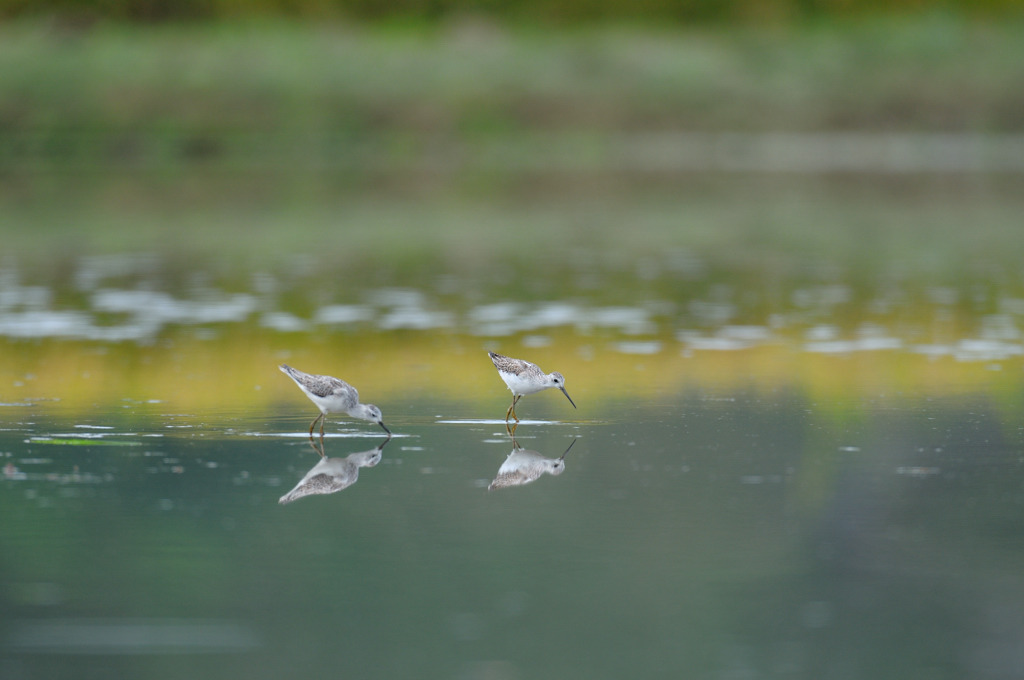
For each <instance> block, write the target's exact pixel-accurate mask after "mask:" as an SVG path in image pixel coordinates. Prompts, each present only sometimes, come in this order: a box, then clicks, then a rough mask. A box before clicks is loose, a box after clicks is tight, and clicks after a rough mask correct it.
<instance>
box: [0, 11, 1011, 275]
mask: <svg viewBox="0 0 1024 680" xmlns="http://www.w3.org/2000/svg"><path fill="white" fill-rule="evenodd" d="M0 75H2V77H0V176H2V177H3V182H0V226H2V227H3V229H4V232H5V250H6V251H7V253H8V254H17V255H18V256H19V258H20V259H21V261H23V262H25V263H27V264H28V265H29V266H27V269H29V270H30V271H31V270H33V266H32V265H39V266H40V269H39V270H38V271H39V272H40V274H39V275H40V276H48V275H51V274H52V273H53V270H54V269H56V270H58V271H59V270H61V269H66V268H67V266H68V262H69V261H72V260H74V259H75V258H77V257H80V256H81V255H83V254H89V253H110V252H115V253H116V252H138V251H158V252H161V253H164V254H165V256H166V257H167V258H169V259H171V260H173V259H174V258H178V259H179V260H180V262H182V263H188V264H189V265H191V266H193V267H194V266H196V265H197V264H199V263H204V264H205V265H207V266H210V267H221V268H228V269H231V270H233V271H234V272H235V273H236V274H238V275H239V276H244V275H245V274H247V273H248V272H249V271H250V270H251V268H252V267H259V266H272V267H275V268H280V267H286V268H287V267H288V266H289V263H290V262H294V261H295V259H296V258H304V259H303V262H305V264H304V266H305V267H306V268H307V269H309V270H310V272H311V273H310V276H311V277H313V276H316V277H326V278H324V279H323V280H325V281H330V282H335V281H339V280H340V282H341V283H344V282H346V281H347V282H349V283H350V282H351V280H352V278H354V277H358V278H362V279H365V280H367V281H369V282H370V283H378V284H379V283H380V282H388V283H392V284H396V283H397V284H407V283H409V282H416V281H423V277H424V276H425V275H430V273H431V272H438V271H450V270H455V271H458V272H469V273H470V274H473V273H477V272H483V273H484V274H487V275H494V276H495V277H498V278H501V277H503V278H505V279H507V280H509V281H515V282H518V283H519V284H525V285H523V289H524V292H525V293H527V294H529V290H530V288H531V286H535V285H539V284H537V283H536V282H535V281H531V279H530V277H529V275H528V272H530V271H532V270H534V269H535V268H536V264H537V263H538V262H540V263H542V264H543V266H544V267H545V269H546V271H545V279H544V280H545V282H546V283H545V284H544V285H545V286H546V289H545V290H542V291H539V292H538V294H541V295H543V294H547V292H548V290H550V289H552V288H554V289H558V288H564V287H565V286H566V285H567V282H568V281H569V280H572V279H574V278H577V277H576V275H575V273H574V272H573V271H572V270H574V269H576V270H580V269H582V270H584V271H586V270H588V269H593V267H589V266H582V267H580V266H576V267H574V266H573V264H572V262H573V261H575V262H577V263H578V262H581V261H585V262H590V263H595V262H596V264H598V265H600V267H601V268H603V271H606V272H613V271H616V270H618V271H620V272H622V273H623V274H622V275H623V276H626V277H632V276H633V274H634V272H635V268H636V262H637V261H638V259H640V258H644V257H650V258H654V259H655V260H656V261H662V262H663V264H664V267H671V266H673V265H671V262H672V261H675V260H678V259H679V258H683V259H685V258H687V257H696V258H698V259H701V260H702V261H704V262H708V261H710V262H712V263H713V265H714V264H720V265H722V266H725V267H727V268H728V269H729V270H730V271H732V272H744V271H745V272H748V273H750V272H753V274H752V276H753V278H754V280H761V281H763V280H765V278H769V279H770V277H772V276H775V275H778V274H779V273H784V274H786V275H787V276H792V275H801V273H802V274H805V275H809V276H812V277H813V276H816V274H815V270H818V271H823V270H829V269H830V268H831V269H836V268H838V269H840V270H843V271H846V272H854V273H856V272H861V273H863V276H864V278H868V277H877V275H879V274H883V275H890V276H901V277H905V276H917V275H925V276H934V275H935V274H936V272H938V274H939V278H942V277H943V276H945V277H946V278H947V279H958V278H960V277H962V276H963V275H964V274H971V273H975V274H976V273H977V272H979V271H980V270H982V269H984V268H985V267H988V266H990V265H991V263H993V262H996V263H1000V266H1003V265H1004V264H1005V262H1006V261H1009V260H1011V259H1012V254H1011V250H1012V249H1011V248H1008V247H1007V246H1008V245H1011V246H1012V245H1014V244H1015V243H1016V239H1015V237H1014V234H1015V231H1014V230H1015V229H1016V226H1015V224H1016V218H1015V215H1017V214H1019V210H1020V207H1021V206H1020V200H1019V199H1018V198H1016V196H1017V195H1018V193H1019V192H1018V189H1019V184H1020V181H1019V175H1013V176H1009V177H1006V176H990V175H986V174H984V173H982V174H979V175H975V176H972V177H969V178H967V179H964V178H962V177H956V178H945V177H936V176H929V175H928V174H927V173H925V177H923V178H922V177H909V178H908V177H902V178H899V179H898V180H897V179H896V178H894V177H890V176H882V177H880V178H866V177H863V176H859V177H854V178H852V179H851V177H849V176H839V177H836V176H831V177H828V176H825V177H820V176H819V177H814V178H811V177H799V178H796V179H795V180H794V178H792V177H789V176H782V177H778V176H776V177H770V178H766V177H760V176H740V177H737V176H735V174H734V175H731V176H729V177H727V178H724V179H723V178H722V177H709V176H708V174H714V173H707V172H702V171H701V170H700V168H699V167H698V168H696V169H693V170H689V171H686V170H683V171H679V170H673V169H668V170H665V171H659V170H657V169H656V164H655V166H654V167H655V169H653V170H651V169H648V170H644V169H642V168H641V169H639V170H638V169H637V168H635V167H628V165H622V164H621V163H619V160H620V159H619V158H618V157H617V156H615V154H614V153H610V152H609V151H608V149H609V147H610V146H613V145H614V143H615V140H618V139H622V138H623V136H629V135H643V134H647V133H653V134H655V135H657V134H660V133H666V134H672V133H678V132H680V131H682V132H687V131H695V132H698V133H716V132H735V131H746V132H751V133H758V132H773V131H780V130H784V131H795V132H826V133H827V132H830V131H848V130H858V131H869V132H870V131H876V132H884V131H902V132H921V131H931V132H942V133H951V134H959V133H965V134H980V135H985V134H988V133H1019V132H1021V131H1024V88H1021V87H1020V83H1022V82H1024V22H1019V21H1017V22H1014V21H1005V22H1002V23H993V22H972V21H965V20H960V19H957V18H954V17H952V16H951V15H943V14H938V13H934V14H918V15H913V16H905V17H903V18H886V19H878V18H876V19H861V20H857V21H848V22H843V23H826V22H822V23H818V24H809V25H792V24H787V25H784V26H779V25H776V26H771V27H767V28H753V27H749V26H747V27H742V28H732V29H725V28H719V29H714V28H702V29H685V30H684V29H650V28H647V29H639V28H630V27H621V26H620V27H607V26H606V27H600V28H594V27H592V28H577V29H571V30H566V31H560V32H556V31H542V30H530V29H525V28H522V27H519V28H516V29H507V28H503V27H502V26H500V25H497V24H495V23H491V22H487V21H482V20H463V21H451V22H446V23H440V24H436V25H424V24H419V25H416V26H412V27H402V28H395V27H391V28H382V27H376V28H367V27H354V26H347V25H344V24H337V23H335V24H327V25H324V26H319V27H314V26H311V25H309V24H298V23H294V24H287V23H245V24H215V25H210V24H204V25H161V26H144V27H139V26H127V25H119V24H108V23H98V24H95V25H91V26H89V27H87V28H68V27H67V26H65V25H62V24H59V23H57V24H55V23H52V22H46V21H19V22H13V23H8V24H4V25H2V26H0ZM653 140H654V142H653V143H652V144H650V145H648V146H652V147H653V148H654V149H655V150H656V149H657V144H658V143H657V140H658V137H656V136H655V137H654V138H653ZM641 165H642V164H641ZM965 224H970V225H972V230H966V229H964V225H965ZM893 225H898V228H893ZM923 241H926V246H927V247H925V248H921V243H922V242H923ZM523 244H531V246H528V247H524V246H523ZM227 253H230V255H231V256H230V257H223V256H224V255H225V254H227ZM326 253H330V257H329V258H327V257H325V254H326ZM499 265H501V266H499ZM169 268H170V269H173V268H174V267H173V266H172V267H169ZM186 268H187V267H186ZM337 269H345V272H346V274H345V275H344V276H341V275H339V274H337V273H335V270H337ZM563 270H565V272H566V273H564V274H562V275H560V274H559V272H561V271H563ZM502 272H504V273H502ZM612 278H614V277H612ZM677 278H678V277H677Z"/></svg>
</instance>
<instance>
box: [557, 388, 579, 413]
mask: <svg viewBox="0 0 1024 680" xmlns="http://www.w3.org/2000/svg"><path fill="white" fill-rule="evenodd" d="M558 389H560V390H562V394H564V395H565V398H566V399H568V400H569V403H570V404H572V407H573V408H576V402H575V401H573V400H572V397H570V396H569V393H568V392H566V391H565V388H564V387H559V388H558Z"/></svg>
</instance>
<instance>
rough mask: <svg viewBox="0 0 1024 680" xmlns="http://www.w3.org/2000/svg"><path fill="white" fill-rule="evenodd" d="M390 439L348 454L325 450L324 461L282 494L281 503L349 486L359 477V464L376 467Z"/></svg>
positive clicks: (284, 503) (321, 460) (321, 457)
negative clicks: (332, 454)
mask: <svg viewBox="0 0 1024 680" xmlns="http://www.w3.org/2000/svg"><path fill="white" fill-rule="evenodd" d="M389 441H391V439H390V438H388V439H385V440H384V441H383V442H381V444H380V446H378V447H376V448H373V449H370V450H369V451H360V452H358V453H352V454H349V455H347V456H345V457H344V458H328V457H327V456H325V455H324V454H323V453H321V454H320V461H319V462H318V463H317V464H316V465H314V466H313V468H312V469H311V470H310V471H309V472H307V473H306V474H305V476H304V477H303V478H302V480H301V481H300V482H299V483H298V484H296V485H295V488H294V489H292V490H291V491H289V492H288V493H286V494H285V495H283V496H281V499H280V500H279V501H278V503H280V504H281V505H287V504H288V503H291V502H292V501H296V500H298V499H300V498H302V497H304V496H314V495H316V494H328V493H335V492H337V491H341V490H342V489H347V488H348V487H350V486H352V485H353V484H355V483H356V480H357V479H359V468H364V467H373V466H374V465H376V464H377V463H379V462H380V459H381V455H382V452H383V450H384V445H385V444H387V443H388V442H389Z"/></svg>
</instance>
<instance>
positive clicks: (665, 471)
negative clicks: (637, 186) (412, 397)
mask: <svg viewBox="0 0 1024 680" xmlns="http://www.w3.org/2000/svg"><path fill="white" fill-rule="evenodd" d="M495 381H497V378H495ZM569 384H570V387H571V382H570V383H569ZM493 387H494V392H495V393H499V397H498V399H496V400H495V401H496V403H495V404H494V408H493V409H492V411H493V415H494V416H499V417H500V416H501V414H502V412H503V409H504V406H503V403H504V399H503V398H502V397H500V390H501V385H500V384H496V385H494V386H493ZM296 396H297V397H301V395H299V394H298V393H297V391H296ZM548 397H550V398H548ZM556 397H557V398H556ZM574 398H575V399H576V400H577V403H578V404H580V407H581V408H580V411H579V412H572V411H571V408H570V407H569V405H568V404H567V403H565V400H564V399H562V398H561V395H558V394H557V393H556V392H551V393H545V394H543V395H534V396H532V397H527V398H526V399H524V400H523V402H521V405H520V407H519V411H520V414H521V415H522V416H524V422H523V423H522V424H521V425H520V426H519V428H518V429H517V430H516V439H515V442H513V441H512V440H511V439H510V437H509V436H508V434H507V433H506V432H505V428H504V424H503V423H502V421H501V420H489V419H487V418H470V419H467V418H463V417H462V415H461V414H460V412H459V410H460V408H461V407H460V406H459V404H457V403H451V404H446V403H438V402H436V401H406V402H402V403H395V404H389V405H387V406H390V411H389V409H388V408H387V406H385V414H386V415H387V414H388V413H389V412H390V413H392V414H394V415H391V416H390V417H388V421H387V422H388V423H389V426H390V427H391V428H392V429H393V430H394V432H395V433H396V434H395V437H394V438H393V439H391V440H390V441H387V440H385V439H384V438H383V437H381V436H378V433H377V432H375V431H373V427H372V426H367V427H361V426H356V425H354V424H351V423H348V424H341V425H339V424H337V423H333V424H332V425H331V426H330V427H329V428H328V430H329V432H332V436H329V437H328V438H327V439H326V441H325V451H326V453H327V455H328V456H329V457H331V458H344V457H347V456H351V455H352V454H359V453H361V452H366V451H372V450H374V449H375V448H377V447H379V446H381V445H384V446H383V449H381V450H380V457H379V460H377V461H376V463H375V464H372V465H370V466H366V467H362V468H359V469H358V478H357V479H356V480H355V481H354V483H351V485H350V486H348V488H345V489H343V490H341V491H339V492H337V493H336V494H332V495H322V496H310V497H306V498H300V499H298V500H296V501H295V502H293V503H292V504H289V505H281V504H279V503H278V499H279V498H280V497H281V496H283V495H284V494H285V493H287V492H288V491H289V490H290V489H291V488H292V487H293V486H294V485H295V484H296V483H297V482H298V481H299V480H300V479H301V478H302V476H303V475H304V474H305V473H306V472H307V471H308V470H309V469H310V468H312V467H313V466H314V465H315V464H316V463H317V461H318V460H319V457H318V456H317V454H315V453H314V452H313V450H312V449H311V448H310V447H309V445H308V443H307V441H306V438H305V435H304V434H303V433H304V431H305V430H304V428H305V427H306V426H307V424H308V419H307V418H306V417H305V416H307V415H311V414H310V413H309V411H310V409H309V408H306V406H307V404H306V403H305V402H303V401H301V400H300V399H296V400H295V401H294V403H293V406H294V408H292V409H291V411H292V412H293V413H294V414H295V416H294V417H292V415H290V414H289V415H288V416H287V417H285V416H282V415H280V414H269V413H259V414H253V413H242V412H231V411H220V412H213V413H191V414H189V413H168V412H166V411H165V410H164V407H163V405H162V404H160V403H154V404H147V403H142V404H134V403H133V404H126V405H120V406H119V407H118V408H116V410H104V409H103V408H102V407H101V408H100V409H98V410H96V411H93V412H90V413H88V414H71V413H67V412H66V411H64V410H62V409H61V407H60V406H59V405H48V404H45V403H36V404H32V403H26V404H16V405H11V404H8V405H5V406H4V407H3V414H4V423H5V425H4V429H3V432H2V433H0V451H3V455H4V457H5V458H4V462H5V465H6V467H5V470H4V471H5V479H4V481H3V483H2V494H0V505H2V516H3V525H2V530H0V540H2V549H3V562H2V572H0V578H2V580H3V585H4V589H3V599H4V603H3V610H4V612H5V614H4V623H3V629H2V634H3V642H2V644H3V647H2V650H3V661H2V666H0V669H2V671H3V673H2V674H3V676H4V677H5V678H43V677H45V678H51V677H76V678H89V677H97V678H99V677H103V678H110V677H146V678H164V677H181V676H182V675H187V676H190V677H220V676H230V677H238V676H239V675H245V676H247V677H255V678H264V677H265V678H272V677H282V676H286V677H298V676H316V675H324V676H336V675H339V674H343V675H353V676H358V677H439V678H440V677H454V678H528V677H565V676H567V675H574V676H575V675H580V674H583V675H586V676H590V677H602V678H618V677H624V676H633V677H711V678H720V677H727V678H732V677H892V678H905V677H915V676H917V677H921V676H927V677H937V678H943V677H946V678H961V677H976V678H989V677H991V678H1008V677H1019V672H1020V670H1021V668H1024V656H1022V654H1024V652H1022V649H1024V646H1022V645H1021V644H1020V642H1021V639H1022V635H1024V617H1022V616H1021V612H1022V611H1024V608H1022V604H1024V579H1022V577H1021V574H1022V573H1024V570H1022V568H1024V542H1022V540H1021V536H1022V535H1024V534H1022V531H1021V530H1022V528H1024V527H1022V524H1024V520H1022V519H1021V518H1022V510H1024V484H1022V479H1024V429H1022V427H1021V425H1020V423H1021V422H1022V420H1021V416H1022V415H1024V414H1022V413H1021V409H1020V408H1017V409H1012V410H1009V411H1007V410H1005V409H1000V408H998V407H997V406H996V405H995V404H993V402H992V400H991V399H990V398H988V397H987V396H986V395H984V394H977V395H973V394H971V395H964V396H962V397H960V398H957V399H955V400H952V399H951V400H943V399H930V398H923V399H922V398H904V397H900V396H894V397H887V396H878V397H876V398H874V399H871V400H870V402H869V403H862V404H860V405H857V406H856V407H854V408H853V409H846V408H844V409H840V410H838V411H837V409H836V408H835V404H828V403H821V402H817V401H815V400H814V399H813V398H812V397H809V396H808V395H806V394H800V393H797V392H792V391H779V392H777V393H773V394H770V395H764V394H755V393H752V392H749V391H745V390H735V391H732V392H729V393H728V394H727V395H725V396H721V395H719V396H713V397H712V396H708V395H706V394H701V393H699V392H694V391H687V390H682V391H679V392H676V393H672V394H666V395H664V396H662V397H659V398H656V399H646V398H643V399H640V400H638V401H631V400H623V401H615V402H613V403H612V404H611V405H610V406H608V407H607V408H605V409H603V410H602V411H601V412H598V413H593V412H591V409H590V408H588V400H587V397H586V395H584V394H582V393H581V394H580V395H579V396H575V395H574ZM419 414H430V415H429V416H422V415H419ZM527 414H533V416H534V418H536V416H538V415H540V416H551V417H557V418H558V419H557V420H548V419H543V418H542V419H529V416H527ZM573 442H575V443H573ZM570 444H572V448H571V450H569V452H568V453H567V454H566V455H565V459H564V471H563V472H562V473H561V474H560V475H557V476H552V475H543V476H541V477H540V478H539V479H536V480H535V481H533V482H530V483H528V484H525V485H522V486H515V487H508V488H502V489H495V490H491V491H488V490H487V487H488V485H489V484H490V482H491V480H492V479H493V478H494V477H495V476H496V474H497V472H498V469H499V467H500V466H501V465H502V464H503V462H505V461H506V459H507V457H508V456H509V454H510V453H512V451H513V449H514V448H519V449H523V450H525V451H532V452H536V453H537V454H539V455H540V456H541V457H546V458H558V457H559V456H561V455H562V454H563V452H565V450H566V448H567V447H569V445H570ZM375 458H376V457H375V456H374V457H373V458H371V462H373V460H374V459H375Z"/></svg>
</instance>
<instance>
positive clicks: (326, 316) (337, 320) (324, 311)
mask: <svg viewBox="0 0 1024 680" xmlns="http://www.w3.org/2000/svg"><path fill="white" fill-rule="evenodd" d="M371 319H373V308H372V307H367V306H366V305H327V306H326V307H321V308H320V309H318V310H317V312H316V315H315V316H314V317H313V321H314V322H316V323H318V324H328V325H330V324H339V325H340V324H348V323H359V322H364V321H370V320H371Z"/></svg>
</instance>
